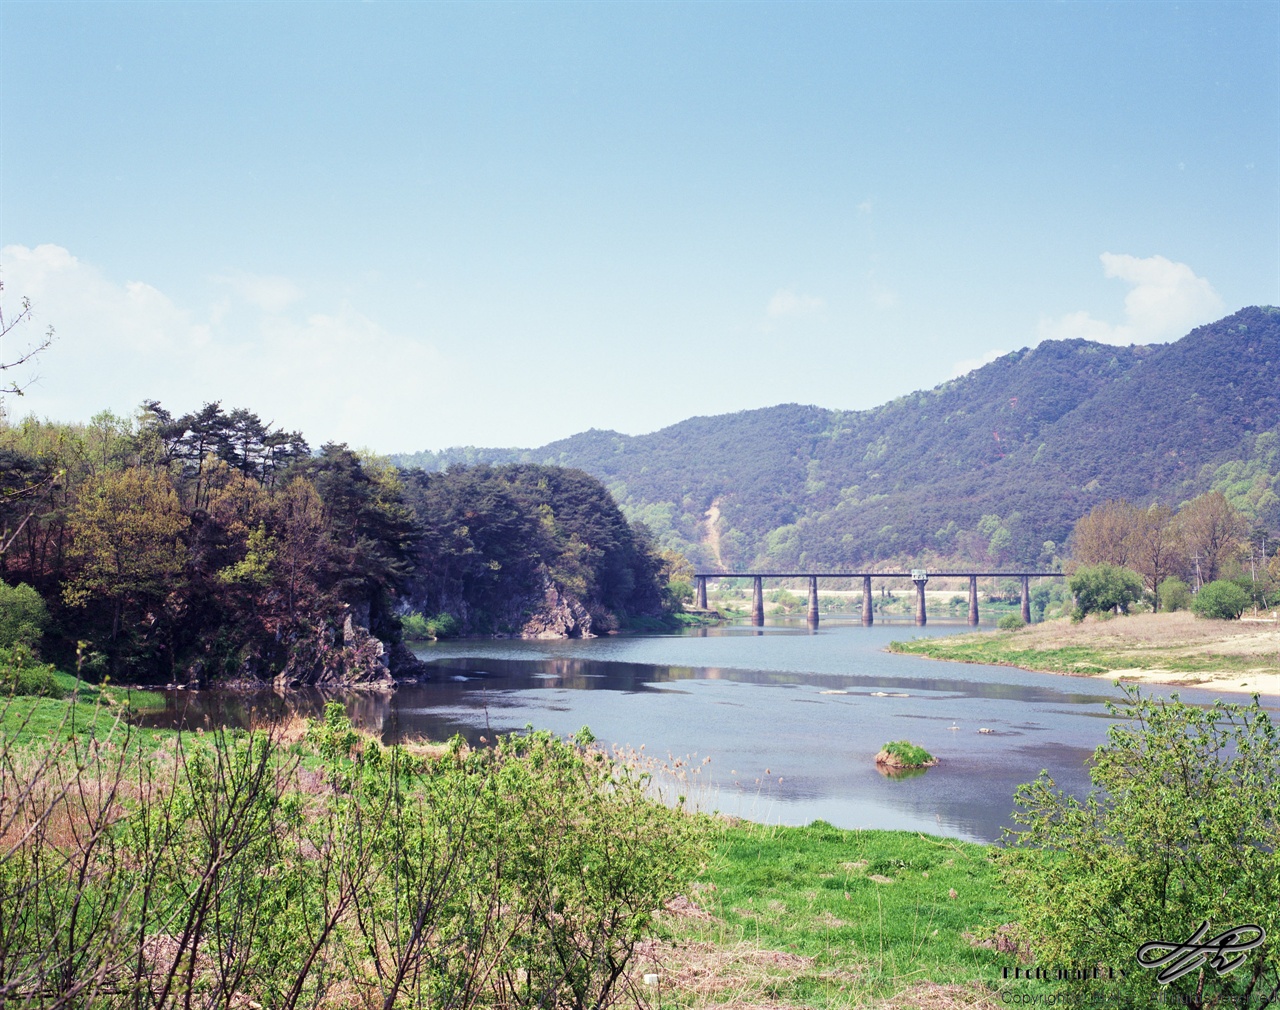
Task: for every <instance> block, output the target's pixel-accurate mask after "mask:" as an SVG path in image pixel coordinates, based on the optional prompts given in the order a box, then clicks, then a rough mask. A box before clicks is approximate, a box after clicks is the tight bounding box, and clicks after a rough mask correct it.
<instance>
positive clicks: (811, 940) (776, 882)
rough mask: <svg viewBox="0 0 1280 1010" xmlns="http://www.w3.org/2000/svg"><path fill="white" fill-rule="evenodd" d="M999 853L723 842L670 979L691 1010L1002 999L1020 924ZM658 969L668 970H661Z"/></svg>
mask: <svg viewBox="0 0 1280 1010" xmlns="http://www.w3.org/2000/svg"><path fill="white" fill-rule="evenodd" d="M994 851H995V850H994V849H993V848H992V847H991V846H984V845H975V844H971V843H967V842H959V841H955V840H952V839H947V838H937V837H930V836H926V835H922V834H918V833H915V832H907V831H844V830H840V829H838V828H834V827H832V826H831V825H829V824H825V823H824V822H822V821H816V822H814V823H813V824H811V825H809V826H807V827H776V826H775V827H770V826H764V825H759V824H752V823H749V822H745V821H744V822H736V823H733V824H732V825H730V826H728V827H725V828H723V829H722V830H721V833H720V836H719V841H718V845H717V848H716V854H715V857H714V858H713V859H712V861H711V862H710V863H709V864H708V867H707V871H706V874H705V876H704V878H703V879H702V881H700V882H699V883H698V884H697V885H695V895H694V896H695V900H696V904H697V906H698V907H699V908H700V909H701V910H702V913H703V914H697V913H696V911H695V913H694V914H692V915H690V914H687V912H686V914H685V915H684V916H682V917H679V918H677V921H676V929H675V931H674V935H675V939H676V943H675V945H674V946H673V947H672V948H670V949H669V950H668V951H667V952H666V960H665V964H662V965H661V967H663V968H665V969H666V973H667V975H668V976H670V978H671V980H672V981H671V983H670V985H671V988H669V990H668V994H669V996H670V997H671V998H672V999H673V1000H674V1001H676V1002H679V1003H681V1004H683V1005H702V1004H715V1003H731V1004H738V1005H741V1004H743V1003H756V1004H763V1005H779V1004H790V1005H797V1006H809V1007H817V1008H826V1007H857V1006H870V1005H878V1004H879V1003H881V1002H882V1001H883V1000H885V999H887V998H891V997H893V996H894V995H895V994H900V993H902V992H903V991H904V990H907V989H909V988H910V987H912V986H921V985H924V984H925V983H932V984H933V985H934V986H938V985H946V986H953V987H957V988H959V989H964V990H967V991H970V992H972V993H973V994H974V995H975V996H977V994H978V993H979V992H981V991H983V990H986V991H987V992H988V993H989V992H991V991H992V990H991V987H994V986H995V985H996V984H997V982H998V980H999V978H1000V973H1001V967H1002V966H1003V965H1006V964H1008V965H1012V964H1014V963H1015V962H1014V960H1013V959H1012V957H1011V956H1010V955H1008V954H1001V953H997V951H996V950H994V949H992V946H986V947H984V946H982V945H981V941H982V940H984V939H988V938H994V937H995V936H996V931H997V929H998V928H999V927H1000V926H1002V925H1005V924H1007V923H1009V922H1010V921H1011V920H1012V919H1014V918H1015V917H1016V913H1015V906H1014V902H1013V900H1012V898H1011V896H1010V895H1009V894H1008V893H1007V891H1006V890H1005V888H1004V887H1003V886H1002V884H1001V882H1000V879H999V876H998V873H997V869H996V866H995V865H994V862H993V853H994ZM654 960H655V964H656V963H657V962H658V961H659V960H661V958H655V959H654Z"/></svg>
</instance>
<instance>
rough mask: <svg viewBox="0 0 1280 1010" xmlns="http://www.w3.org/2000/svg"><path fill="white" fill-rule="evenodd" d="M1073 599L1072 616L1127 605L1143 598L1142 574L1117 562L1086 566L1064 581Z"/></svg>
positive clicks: (1077, 618) (1121, 607)
mask: <svg viewBox="0 0 1280 1010" xmlns="http://www.w3.org/2000/svg"><path fill="white" fill-rule="evenodd" d="M1067 585H1068V586H1069V587H1070V589H1071V592H1072V595H1074V596H1075V598H1076V610H1075V619H1076V620H1080V619H1082V618H1083V617H1085V615H1087V614H1105V613H1108V612H1110V611H1113V610H1116V609H1119V610H1120V612H1121V613H1123V614H1127V613H1128V612H1129V607H1131V606H1132V605H1133V604H1135V603H1137V602H1138V601H1139V600H1140V599H1142V576H1140V575H1139V574H1138V573H1137V572H1135V571H1132V570H1131V569H1128V568H1122V567H1121V566H1119V565H1108V564H1101V565H1087V566H1085V567H1084V568H1081V569H1079V570H1078V571H1077V572H1076V573H1075V574H1074V575H1072V576H1071V577H1070V578H1069V579H1068V580H1067Z"/></svg>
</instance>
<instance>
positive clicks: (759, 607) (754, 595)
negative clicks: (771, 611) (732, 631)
mask: <svg viewBox="0 0 1280 1010" xmlns="http://www.w3.org/2000/svg"><path fill="white" fill-rule="evenodd" d="M751 583H752V585H751V623H752V624H754V625H755V626H756V627H757V628H758V627H760V626H761V625H762V624H764V587H763V586H761V584H760V576H759V575H756V576H754V577H753V578H752V580H751Z"/></svg>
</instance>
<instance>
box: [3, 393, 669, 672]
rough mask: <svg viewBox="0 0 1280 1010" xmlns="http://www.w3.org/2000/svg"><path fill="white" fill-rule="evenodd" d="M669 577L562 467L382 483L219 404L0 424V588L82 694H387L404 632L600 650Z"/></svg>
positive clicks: (342, 454)
mask: <svg viewBox="0 0 1280 1010" xmlns="http://www.w3.org/2000/svg"><path fill="white" fill-rule="evenodd" d="M672 564H673V559H672V558H670V557H667V556H664V555H662V554H661V553H660V552H659V551H658V550H657V549H656V548H655V547H654V546H653V545H652V543H651V541H650V539H649V537H648V534H647V532H646V531H645V530H644V529H643V528H641V527H639V526H633V525H631V524H629V523H628V522H627V520H626V519H625V518H624V517H623V516H622V514H621V513H620V512H619V510H618V508H617V506H615V505H614V503H613V501H612V500H611V499H610V497H609V494H608V492H607V491H606V490H605V489H604V488H603V487H602V486H601V484H600V483H599V482H598V481H597V480H595V479H594V478H592V477H589V476H588V475H586V474H584V473H582V472H580V471H575V470H566V469H563V468H559V467H543V466H533V465H528V466H524V465H522V466H506V467H488V466H483V467H476V468H471V469H467V468H455V469H452V470H450V471H448V472H446V473H432V474H425V473H422V472H421V471H418V472H407V471H398V470H396V469H395V468H394V467H392V466H391V465H390V464H389V463H388V462H386V461H385V460H383V459H380V458H378V457H374V456H371V455H369V454H367V453H359V452H355V451H353V450H352V449H350V448H348V447H347V446H346V445H344V444H338V443H331V444H327V445H324V446H322V447H321V448H320V450H319V451H318V452H313V451H312V450H311V447H310V446H309V445H308V444H307V442H306V440H305V439H304V438H303V437H302V435H301V434H300V433H298V432H288V431H284V430H279V429H273V428H271V427H270V426H268V425H265V424H263V423H262V421H261V420H260V419H259V418H258V417H257V415H255V414H253V413H252V412H250V411H248V410H239V409H238V410H232V411H229V412H228V411H225V410H223V409H222V407H221V406H220V405H219V404H217V403H213V404H207V405H206V406H205V407H204V408H202V409H201V410H199V411H196V412H193V413H191V414H187V415H183V416H181V417H175V416H174V415H172V414H171V413H170V412H169V411H167V410H165V409H164V408H163V407H161V406H160V404H158V403H155V402H150V403H147V404H146V405H145V406H144V408H143V409H142V410H141V411H140V413H139V415H138V416H137V417H136V418H132V419H130V418H121V417H117V416H115V415H113V414H110V413H103V414H99V415H98V416H97V417H95V418H94V419H93V421H92V422H91V423H90V424H87V425H81V424H56V423H52V422H48V421H40V420H37V419H35V418H27V419H26V420H24V421H22V422H20V423H17V424H7V423H0V579H2V580H3V582H4V583H6V584H7V585H8V586H11V587H15V588H16V587H19V586H26V587H28V588H26V589H25V590H23V592H25V593H27V594H33V593H34V594H35V597H36V598H37V600H38V603H39V607H38V610H39V614H38V615H37V618H38V620H39V623H40V627H39V632H40V634H39V635H37V636H36V639H37V640H38V642H39V649H40V650H41V651H42V653H43V656H44V658H45V659H46V660H49V661H52V662H54V663H56V664H58V665H59V666H61V667H63V668H74V669H75V670H77V671H78V672H79V673H80V674H81V675H83V676H85V677H86V678H89V679H97V678H100V677H102V676H104V675H110V676H112V677H113V678H115V679H116V680H117V681H121V680H127V681H132V682H138V683H146V682H151V683H155V682H171V681H175V680H176V681H180V682H185V683H194V684H200V685H204V686H209V685H213V684H217V683H225V682H227V681H257V682H263V681H272V680H276V679H278V680H279V681H281V682H282V683H283V684H285V685H299V684H313V683H337V684H348V685H349V684H375V685H376V684H386V683H389V682H390V680H391V678H392V676H393V675H413V674H414V673H416V672H417V667H416V665H415V660H414V659H413V657H412V655H411V654H410V653H409V652H408V650H407V649H405V648H404V647H403V646H402V644H401V641H402V634H403V633H402V627H401V621H402V618H403V617H405V616H409V615H412V614H415V613H417V614H418V615H423V614H425V615H430V616H429V617H421V616H420V617H419V618H418V619H419V620H421V621H423V622H429V623H428V625H424V627H429V628H430V629H431V630H433V631H436V632H440V631H443V632H445V633H448V632H450V631H454V632H461V633H503V634H514V635H519V634H522V633H523V634H544V635H547V634H549V635H557V634H559V635H581V634H599V633H601V632H603V631H608V630H613V629H617V628H619V627H624V626H626V625H627V624H628V623H629V622H633V621H636V620H649V621H653V622H660V621H662V620H664V619H670V618H671V615H672V613H673V612H675V611H677V610H678V609H679V606H678V603H677V602H676V601H675V600H674V599H673V598H672V597H671V595H670V594H669V592H668V590H667V584H668V582H669V581H670V569H671V566H672ZM10 602H13V603H14V604H15V605H16V601H10ZM6 607H8V604H6ZM5 612H6V613H7V612H8V610H7V609H6V611H5ZM410 630H411V631H418V630H422V629H421V628H416V627H415V628H411V629H410ZM0 633H2V634H3V635H5V636H7V640H6V647H7V645H8V644H11V642H10V641H9V640H12V639H13V635H10V634H9V633H8V631H7V630H6V629H5V628H0ZM26 644H27V646H28V647H31V646H33V644H34V642H33V640H28V641H27V643H26Z"/></svg>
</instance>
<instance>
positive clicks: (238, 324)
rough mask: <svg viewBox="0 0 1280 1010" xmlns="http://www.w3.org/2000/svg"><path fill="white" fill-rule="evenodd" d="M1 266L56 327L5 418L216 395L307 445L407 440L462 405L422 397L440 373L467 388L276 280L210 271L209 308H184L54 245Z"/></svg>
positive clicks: (79, 414)
mask: <svg viewBox="0 0 1280 1010" xmlns="http://www.w3.org/2000/svg"><path fill="white" fill-rule="evenodd" d="M0 266H2V268H3V279H4V283H5V300H6V303H7V304H9V305H16V304H17V301H18V299H19V298H21V297H22V296H23V295H25V296H27V297H29V298H30V299H31V302H32V305H33V307H34V308H35V310H36V312H37V313H38V319H37V321H36V326H37V327H38V329H39V331H43V329H44V327H45V326H47V325H52V326H54V327H55V329H56V332H57V336H56V339H55V342H54V344H53V346H52V347H50V348H49V349H48V350H47V351H45V352H44V354H42V355H41V357H40V360H39V371H40V373H41V375H42V378H41V380H40V381H39V382H38V383H36V384H35V385H33V386H31V387H30V388H29V389H28V390H27V395H26V396H24V397H23V398H22V399H21V400H15V401H10V402H9V403H8V404H7V409H8V411H9V413H10V415H11V416H22V415H25V414H27V413H36V414H39V415H42V416H47V417H51V418H54V419H57V420H63V421H74V420H85V419H87V418H88V417H89V416H91V415H92V414H94V413H96V412H97V411H99V410H101V409H103V408H110V409H112V410H115V411H116V412H118V413H124V414H128V413H131V412H132V411H133V410H134V409H135V408H136V407H137V406H138V404H140V403H141V402H142V401H143V400H144V399H157V400H160V401H161V402H162V403H163V404H165V406H167V407H168V408H170V409H171V410H173V411H175V412H185V411H188V410H193V409H195V408H197V407H199V406H200V405H201V404H202V403H205V402H207V401H213V400H221V401H222V403H223V404H224V406H227V407H241V406H243V407H248V408H249V409H251V410H253V411H255V412H256V413H258V414H259V415H260V416H261V417H262V418H263V420H266V421H271V422H272V423H274V424H276V425H279V426H281V427H286V428H289V429H299V430H301V431H302V432H303V434H304V435H306V436H307V438H308V439H309V440H310V441H311V442H312V443H313V444H320V443H321V442H324V441H328V440H338V441H346V442H350V443H352V444H354V445H370V446H374V447H377V448H382V449H390V448H396V447H400V446H402V445H404V444H408V443H409V442H412V441H413V440H414V437H413V434H412V432H413V431H414V429H416V428H417V426H418V425H417V423H416V422H418V421H419V420H420V419H421V417H422V415H423V414H424V413H431V412H434V411H442V410H446V409H458V408H460V407H463V406H464V405H463V404H461V403H448V404H446V403H445V400H446V399H449V397H446V396H439V398H437V399H433V402H431V403H427V402H424V401H425V400H426V397H425V396H424V388H425V387H426V386H427V385H428V384H431V383H432V380H433V379H435V380H438V379H439V377H440V376H441V375H443V374H446V373H447V374H449V375H450V376H451V377H454V378H456V379H458V380H459V381H460V382H461V383H462V385H463V386H465V383H466V379H465V377H464V376H465V372H466V371H468V369H466V368H465V367H464V366H462V365H461V364H460V363H458V362H447V361H446V360H445V359H444V357H443V356H442V355H441V354H439V353H438V352H437V351H436V349H435V348H434V347H432V346H431V345H430V344H427V343H425V342H423V341H420V340H414V339H410V338H408V337H406V336H403V335H401V334H397V333H394V332H391V331H389V330H388V329H386V328H385V327H383V326H382V325H380V324H379V323H378V322H377V321H376V320H374V319H372V318H370V317H369V316H368V315H365V314H364V313H362V312H361V311H359V310H358V309H357V308H355V307H354V306H352V305H350V304H346V303H338V304H330V305H321V306H316V305H309V304H307V301H306V299H305V298H304V296H303V294H302V291H301V290H300V289H299V288H298V287H297V286H296V285H294V284H293V283H292V282H291V281H289V280H288V279H286V278H282V277H256V276H253V275H249V274H234V275H230V276H228V277H219V278H214V283H215V289H214V291H213V292H211V294H212V295H215V296H216V297H214V298H213V299H212V300H213V303H214V304H213V306H212V307H211V308H208V309H203V310H194V309H191V308H187V307H184V306H181V305H178V304H176V303H175V302H174V301H173V300H172V299H170V298H169V297H168V296H166V295H165V294H164V293H163V292H161V291H159V290H157V289H156V288H155V287H153V286H151V285H149V284H146V283H144V282H141V281H127V282H125V283H118V282H116V281H114V280H112V279H110V278H107V277H104V276H103V274H102V273H101V272H100V271H99V270H98V269H96V268H95V267H94V266H92V265H91V264H87V263H85V262H83V261H82V260H79V259H77V258H76V257H75V256H73V255H72V254H71V253H70V252H68V251H67V250H66V249H63V248H62V247H60V246H56V245H40V246H36V247H35V248H34V249H32V248H27V247H25V246H20V245H11V246H6V247H5V248H4V249H0ZM218 291H221V295H220V296H217V294H218ZM435 388H436V389H437V391H439V388H440V384H439V383H438V381H437V383H436V384H435ZM454 399H456V398H454Z"/></svg>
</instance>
